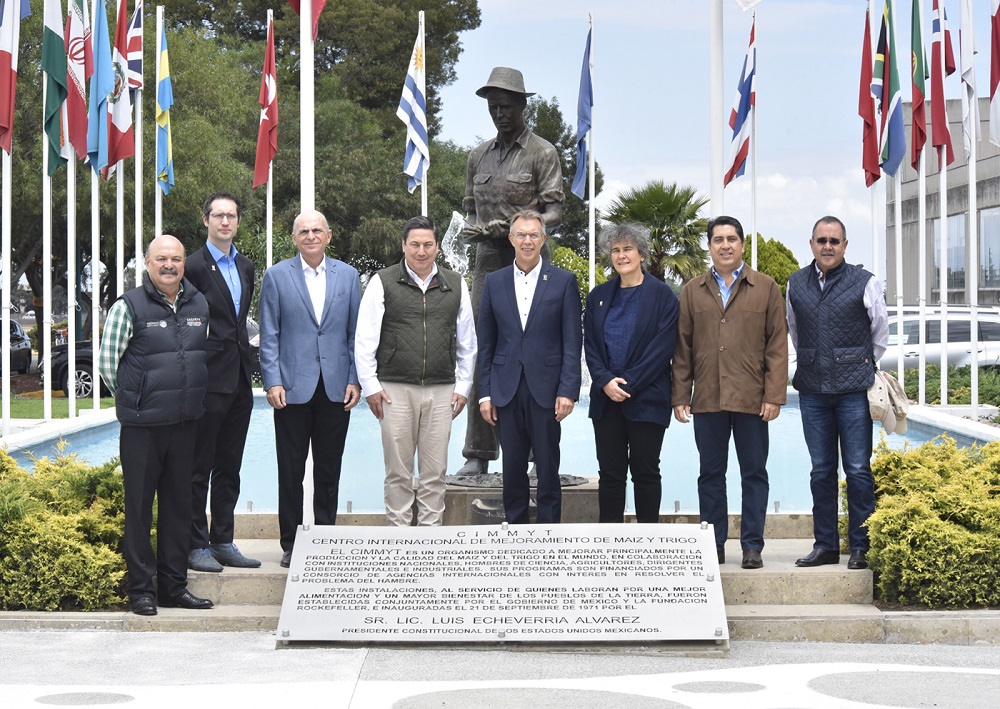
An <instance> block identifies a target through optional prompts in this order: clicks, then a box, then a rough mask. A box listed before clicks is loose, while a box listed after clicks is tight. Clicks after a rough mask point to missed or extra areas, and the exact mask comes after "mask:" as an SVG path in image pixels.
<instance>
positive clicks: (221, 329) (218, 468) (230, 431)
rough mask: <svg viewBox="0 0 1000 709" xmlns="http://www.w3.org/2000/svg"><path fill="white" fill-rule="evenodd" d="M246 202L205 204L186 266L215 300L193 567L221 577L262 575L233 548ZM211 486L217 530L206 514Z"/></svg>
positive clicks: (246, 394) (246, 416)
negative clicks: (230, 572)
mask: <svg viewBox="0 0 1000 709" xmlns="http://www.w3.org/2000/svg"><path fill="white" fill-rule="evenodd" d="M241 213H242V210H241V208H240V201H239V199H237V198H236V196H235V195H232V194H229V193H228V192H216V193H215V194H213V195H210V196H209V198H208V199H206V200H205V206H204V208H203V210H202V221H203V222H204V223H205V227H206V228H207V229H208V240H207V241H206V242H205V246H203V247H202V248H200V249H198V250H197V251H195V252H194V253H193V254H191V256H190V257H188V259H187V263H186V264H185V273H186V274H187V278H188V280H189V281H191V283H193V284H194V286H195V287H196V288H197V289H198V290H199V291H201V293H202V294H203V295H204V296H205V299H206V300H207V301H208V309H209V313H210V321H209V322H210V327H209V331H208V343H207V348H208V394H207V395H206V396H205V416H203V417H202V419H201V421H200V422H199V423H198V437H197V440H196V442H195V467H194V471H193V473H192V486H191V488H192V491H191V504H192V510H191V515H192V517H191V544H190V549H189V551H188V568H189V569H193V570H195V571H222V567H223V566H239V567H248V568H255V567H257V566H260V562H259V561H257V560H256V559H249V558H247V557H245V556H243V554H242V553H241V552H240V550H239V549H238V548H237V547H236V545H235V544H233V536H234V531H235V530H234V526H235V520H234V512H235V510H236V502H237V500H239V497H240V467H241V466H242V465H243V448H244V446H245V445H246V440H247V430H248V429H249V427H250V414H251V412H252V411H253V391H252V390H251V387H252V383H251V378H250V372H251V368H252V365H251V362H250V338H249V335H248V333H247V314H248V313H249V312H250V301H251V300H253V287H254V277H253V276H254V265H253V261H251V260H250V259H248V258H247V257H246V256H244V255H243V254H241V253H239V252H238V251H237V250H236V245H235V244H234V243H233V240H234V239H235V238H236V230H237V229H238V228H239V225H240V216H241ZM209 485H211V489H212V495H211V505H212V527H211V530H209V526H208V520H207V518H206V516H205V507H206V505H207V504H208V499H209V494H208V491H209Z"/></svg>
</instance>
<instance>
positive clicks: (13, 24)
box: [0, 0, 31, 155]
mask: <svg viewBox="0 0 1000 709" xmlns="http://www.w3.org/2000/svg"><path fill="white" fill-rule="evenodd" d="M30 14H31V6H30V5H29V4H28V0H20V2H17V1H16V0H5V2H3V3H2V6H0V148H3V149H4V150H6V151H7V154H8V155H9V154H10V146H11V143H12V142H13V140H14V104H15V102H16V97H17V51H18V42H19V40H20V36H21V20H23V19H24V18H25V17H27V16H28V15H30Z"/></svg>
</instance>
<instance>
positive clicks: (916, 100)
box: [910, 0, 927, 170]
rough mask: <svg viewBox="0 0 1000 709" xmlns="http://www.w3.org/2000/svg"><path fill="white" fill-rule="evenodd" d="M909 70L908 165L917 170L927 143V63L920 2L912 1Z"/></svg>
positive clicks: (918, 0)
mask: <svg viewBox="0 0 1000 709" xmlns="http://www.w3.org/2000/svg"><path fill="white" fill-rule="evenodd" d="M911 18H912V22H911V25H910V27H911V40H910V70H911V74H912V84H911V94H912V96H913V98H912V105H913V129H912V137H911V140H912V141H913V142H912V143H911V145H910V151H911V152H910V164H911V165H912V166H913V169H914V170H916V169H917V165H918V163H919V162H920V153H922V152H923V150H924V145H925V144H926V143H927V112H926V105H925V104H924V97H925V96H926V94H927V83H926V82H927V62H926V59H925V57H924V34H923V31H922V30H921V24H922V23H921V19H922V18H921V17H920V0H913V9H912V11H911Z"/></svg>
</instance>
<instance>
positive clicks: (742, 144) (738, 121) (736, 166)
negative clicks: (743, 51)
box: [723, 18, 757, 186]
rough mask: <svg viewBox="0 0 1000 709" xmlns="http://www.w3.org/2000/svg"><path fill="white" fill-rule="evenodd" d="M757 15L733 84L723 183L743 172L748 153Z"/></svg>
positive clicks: (754, 82)
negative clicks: (729, 140) (730, 138)
mask: <svg viewBox="0 0 1000 709" xmlns="http://www.w3.org/2000/svg"><path fill="white" fill-rule="evenodd" d="M756 24H757V19H756V18H754V21H753V23H752V24H751V25H750V46H749V47H748V48H747V56H746V59H744V60H743V72H742V73H741V74H740V83H739V85H738V86H737V87H736V100H735V101H734V102H733V110H732V112H731V113H730V114H729V127H730V128H732V129H733V143H732V148H731V151H732V152H731V155H730V160H729V169H728V170H727V171H726V177H725V179H724V180H723V186H725V185H728V184H729V183H730V182H732V181H733V180H735V179H736V178H737V177H739V176H740V175H742V174H743V172H744V171H745V170H746V166H747V157H748V156H749V155H750V132H751V130H752V126H753V113H754V106H755V105H756V103H757V86H756V84H757V40H756V38H755V35H754V28H755V26H756Z"/></svg>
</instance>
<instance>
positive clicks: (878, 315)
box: [785, 268, 889, 361]
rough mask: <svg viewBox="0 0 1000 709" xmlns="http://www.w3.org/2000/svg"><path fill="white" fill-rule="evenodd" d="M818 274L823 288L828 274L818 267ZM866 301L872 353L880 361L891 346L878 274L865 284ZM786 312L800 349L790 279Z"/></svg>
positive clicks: (789, 330)
mask: <svg viewBox="0 0 1000 709" xmlns="http://www.w3.org/2000/svg"><path fill="white" fill-rule="evenodd" d="M816 276H817V278H818V279H819V289H820V290H823V289H824V288H826V275H825V274H824V273H823V272H822V271H821V270H819V269H818V268H817V269H816ZM864 303H865V308H867V310H868V319H869V320H870V321H871V332H872V353H873V354H874V355H875V361H878V360H880V359H882V355H884V354H885V350H886V347H888V346H889V313H888V311H887V310H886V307H885V298H883V297H882V282H881V281H879V279H878V277H877V276H872V277H871V278H870V279H868V283H866V284H865V295H864ZM785 314H786V317H787V319H788V335H789V336H790V337H791V338H792V346H793V347H795V349H796V350H798V349H799V330H798V327H797V326H796V325H795V310H794V309H793V308H792V284H791V282H790V281H789V283H788V285H786V286H785Z"/></svg>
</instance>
